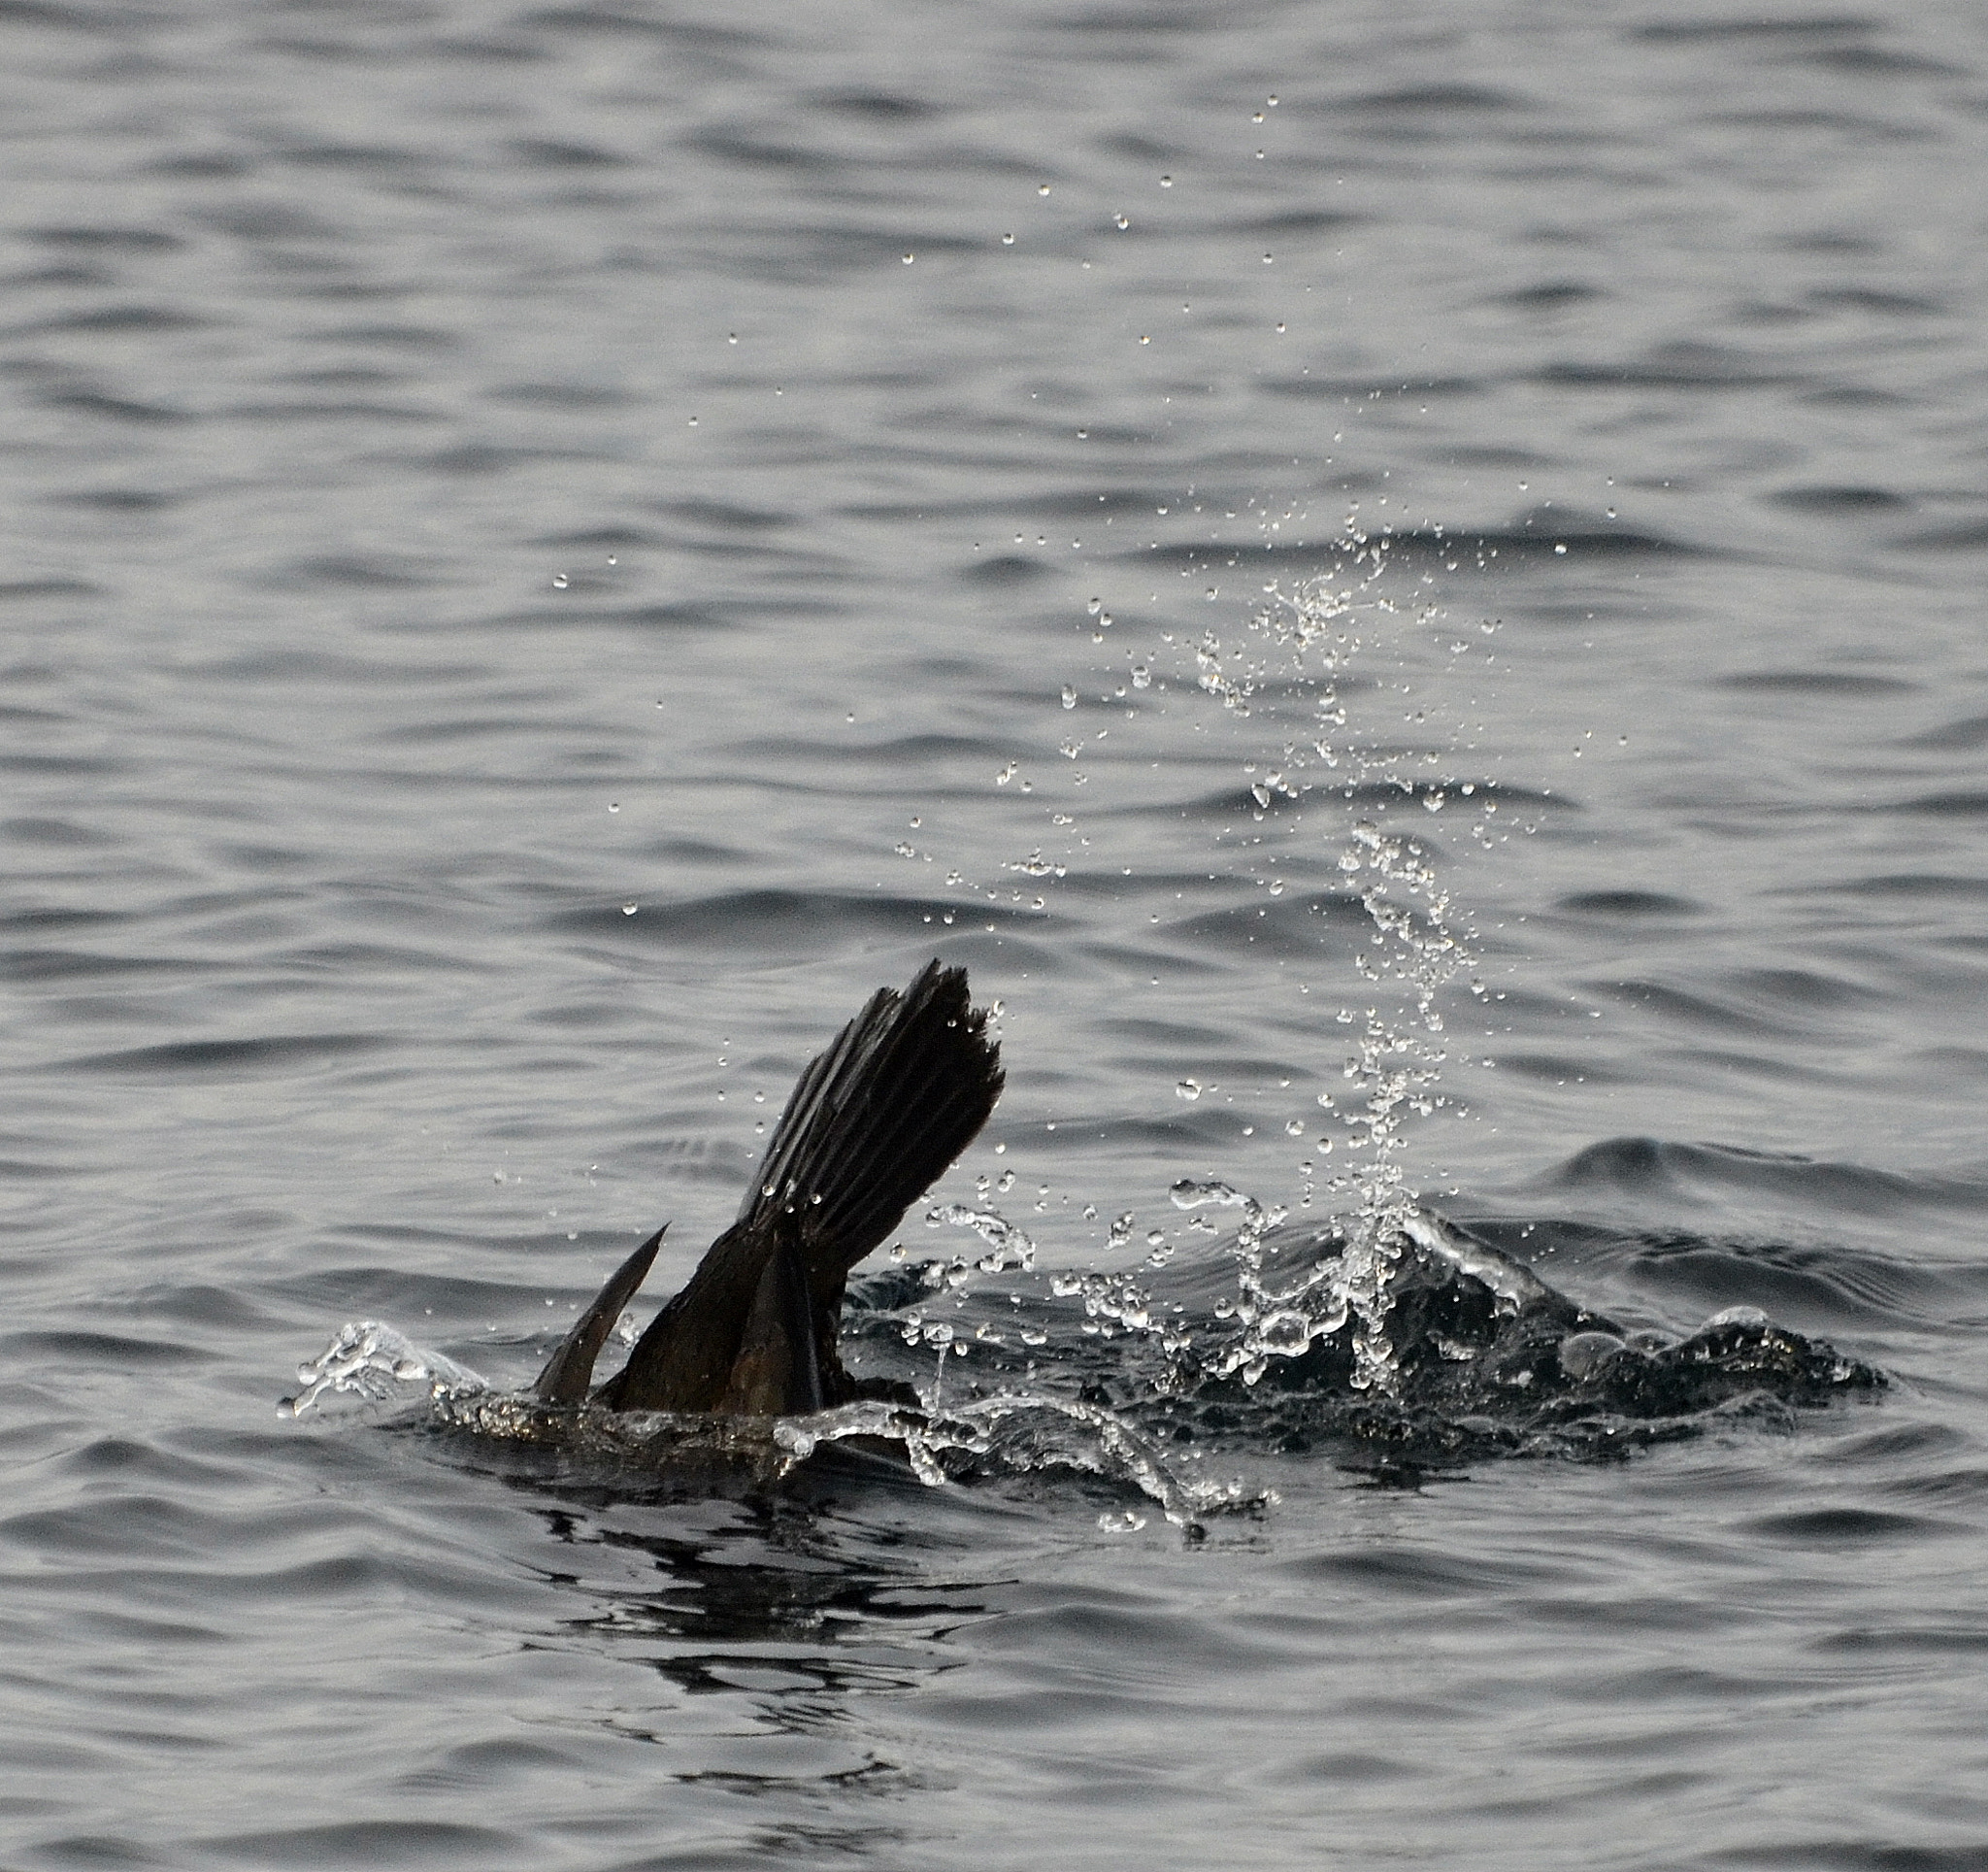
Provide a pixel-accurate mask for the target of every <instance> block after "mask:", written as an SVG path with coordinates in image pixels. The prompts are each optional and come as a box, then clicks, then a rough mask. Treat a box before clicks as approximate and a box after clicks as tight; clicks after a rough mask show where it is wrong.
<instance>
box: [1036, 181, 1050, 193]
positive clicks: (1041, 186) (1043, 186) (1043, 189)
mask: <svg viewBox="0 0 1988 1872" xmlns="http://www.w3.org/2000/svg"><path fill="white" fill-rule="evenodd" d="M1048 192H1049V184H1047V183H1045V182H1039V183H1038V184H1036V193H1037V194H1039V195H1046V194H1047V193H1048Z"/></svg>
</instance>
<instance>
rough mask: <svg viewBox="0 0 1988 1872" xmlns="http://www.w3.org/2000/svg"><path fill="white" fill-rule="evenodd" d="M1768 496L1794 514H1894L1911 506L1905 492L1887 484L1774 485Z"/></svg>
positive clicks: (1777, 505) (1778, 505)
mask: <svg viewBox="0 0 1988 1872" xmlns="http://www.w3.org/2000/svg"><path fill="white" fill-rule="evenodd" d="M1768 499H1770V500H1771V501H1773V503H1774V505H1775V506H1776V507H1788V508H1792V509H1793V510H1794V511H1795V512H1796V513H1798V514H1823V515H1828V516H1831V517H1835V516H1838V515H1851V514H1894V513H1897V512H1898V511H1899V510H1900V509H1901V508H1905V507H1909V506H1911V504H1912V503H1911V502H1910V501H1909V500H1907V499H1906V498H1905V495H1903V494H1897V493H1894V492H1893V491H1892V490H1891V489H1890V488H1889V487H1845V486H1826V487H1809V486H1802V487H1778V488H1776V489H1775V490H1774V491H1773V493H1772V494H1770V495H1769V496H1768Z"/></svg>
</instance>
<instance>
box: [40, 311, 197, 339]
mask: <svg viewBox="0 0 1988 1872" xmlns="http://www.w3.org/2000/svg"><path fill="white" fill-rule="evenodd" d="M217 322H218V321H217V320H215V319H213V318H203V317H202V316H201V315H200V314H198V313H192V312H182V311H180V310H178V309H177V308H175V307H172V306H99V307H96V308H94V309H93V310H91V311H88V312H64V313H56V314H54V315H52V316H51V317H50V318H36V319H33V320H31V321H30V322H28V323H27V324H24V325H18V326H17V327H16V328H15V329H16V330H17V331H18V332H75V333H79V334H83V335H87V334H89V333H91V332H108V333H111V334H113V335H123V334H126V333H130V332H163V331H200V330H204V329H206V328H207V327H209V326H211V325H214V324H215V323H217Z"/></svg>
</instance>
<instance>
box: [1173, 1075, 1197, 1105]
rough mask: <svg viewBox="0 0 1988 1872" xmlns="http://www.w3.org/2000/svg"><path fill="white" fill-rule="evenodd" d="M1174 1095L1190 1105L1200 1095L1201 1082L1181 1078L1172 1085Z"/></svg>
mask: <svg viewBox="0 0 1988 1872" xmlns="http://www.w3.org/2000/svg"><path fill="white" fill-rule="evenodd" d="M1174 1096H1175V1097H1176V1098H1182V1099H1185V1100H1186V1101H1187V1102H1188V1103H1189V1104H1190V1105H1191V1104H1192V1103H1193V1102H1194V1101H1195V1100H1196V1099H1197V1098H1199V1097H1200V1096H1201V1082H1200V1081H1199V1080H1194V1079H1183V1080H1182V1081H1181V1082H1180V1083H1179V1084H1178V1085H1177V1086H1175V1087H1174Z"/></svg>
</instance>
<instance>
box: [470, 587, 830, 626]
mask: <svg viewBox="0 0 1988 1872" xmlns="http://www.w3.org/2000/svg"><path fill="white" fill-rule="evenodd" d="M769 611H773V612H776V613H779V614H782V615H784V616H786V617H788V618H840V617H842V616H843V615H844V614H845V607H843V606H841V605H838V604H834V603H831V602H829V601H827V600H825V599H820V598H802V597H795V596H793V595H790V594H782V595H781V596H780V597H779V599H777V600H767V599H760V600H746V599H739V600H730V599H723V598H679V599H673V600H670V601H668V602H666V603H662V604H645V605H586V604H574V605H546V606H541V607H535V608H533V609H532V610H529V611H509V612H500V613H498V614H496V615H495V616H493V617H490V618H483V619H481V620H480V621H481V622H483V623H486V624H490V625H494V626H499V627H504V628H510V629H521V630H527V631H544V630H572V629H580V628H595V627H598V628H603V629H608V630H634V631H645V632H646V631H669V632H676V631H690V630H729V629H733V628H736V627H737V626H739V625H741V624H754V623H758V622H761V621H762V620H763V619H764V618H766V616H767V614H768V612H769Z"/></svg>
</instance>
